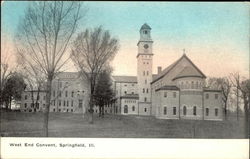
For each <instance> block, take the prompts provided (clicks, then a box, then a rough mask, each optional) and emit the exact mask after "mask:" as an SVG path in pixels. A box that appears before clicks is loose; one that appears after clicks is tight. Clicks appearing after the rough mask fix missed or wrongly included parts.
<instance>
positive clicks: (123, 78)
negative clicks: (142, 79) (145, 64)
mask: <svg viewBox="0 0 250 159" xmlns="http://www.w3.org/2000/svg"><path fill="white" fill-rule="evenodd" d="M112 77H113V78H114V80H115V81H116V82H124V83H137V77H136V76H112Z"/></svg>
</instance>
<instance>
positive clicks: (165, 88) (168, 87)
mask: <svg viewBox="0 0 250 159" xmlns="http://www.w3.org/2000/svg"><path fill="white" fill-rule="evenodd" d="M160 90H180V89H179V88H178V87H176V86H169V85H166V86H163V87H161V88H158V89H156V90H155V91H160Z"/></svg>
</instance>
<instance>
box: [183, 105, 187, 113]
mask: <svg viewBox="0 0 250 159" xmlns="http://www.w3.org/2000/svg"><path fill="white" fill-rule="evenodd" d="M183 115H187V107H186V106H184V107H183Z"/></svg>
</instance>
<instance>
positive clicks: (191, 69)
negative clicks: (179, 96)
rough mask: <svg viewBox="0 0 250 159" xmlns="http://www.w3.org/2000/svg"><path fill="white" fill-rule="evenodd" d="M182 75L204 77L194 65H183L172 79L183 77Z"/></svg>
mask: <svg viewBox="0 0 250 159" xmlns="http://www.w3.org/2000/svg"><path fill="white" fill-rule="evenodd" d="M183 77H201V78H204V75H203V74H201V73H200V72H199V71H198V70H197V69H195V68H194V67H189V66H187V67H184V68H183V69H182V71H181V72H180V73H179V74H178V75H177V76H176V77H175V78H174V79H173V80H175V79H178V78H183Z"/></svg>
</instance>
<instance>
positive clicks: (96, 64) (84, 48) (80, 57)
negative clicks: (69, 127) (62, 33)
mask: <svg viewBox="0 0 250 159" xmlns="http://www.w3.org/2000/svg"><path fill="white" fill-rule="evenodd" d="M118 48H119V44H118V40H117V39H116V38H112V37H111V35H110V33H109V31H104V30H103V29H102V27H98V28H95V29H94V30H90V29H86V30H85V31H84V32H82V33H80V34H79V35H78V36H77V38H76V40H75V42H74V46H73V48H72V56H71V57H72V61H73V62H74V63H75V66H76V67H77V68H78V70H79V73H80V76H81V77H82V78H83V79H84V80H85V81H87V82H88V84H89V90H90V93H89V96H90V97H89V109H88V111H89V113H90V118H89V123H91V124H92V123H93V111H94V110H93V106H94V101H93V99H94V92H95V87H96V83H97V79H98V76H99V74H100V73H101V71H102V70H104V69H105V68H107V67H108V66H109V65H110V62H111V61H112V60H113V58H114V57H115V55H116V53H117V51H118Z"/></svg>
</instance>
